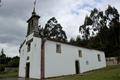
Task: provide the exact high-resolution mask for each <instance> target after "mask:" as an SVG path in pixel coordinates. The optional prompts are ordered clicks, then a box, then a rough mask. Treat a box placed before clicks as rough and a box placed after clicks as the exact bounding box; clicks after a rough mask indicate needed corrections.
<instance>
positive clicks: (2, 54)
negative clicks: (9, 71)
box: [0, 49, 6, 58]
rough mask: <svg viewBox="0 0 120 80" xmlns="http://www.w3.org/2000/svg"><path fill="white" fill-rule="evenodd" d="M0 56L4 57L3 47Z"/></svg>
mask: <svg viewBox="0 0 120 80" xmlns="http://www.w3.org/2000/svg"><path fill="white" fill-rule="evenodd" d="M0 57H1V58H5V57H6V55H5V54H4V49H2V50H1V55H0Z"/></svg>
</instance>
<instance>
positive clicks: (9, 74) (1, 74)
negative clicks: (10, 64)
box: [0, 71, 18, 78]
mask: <svg viewBox="0 0 120 80" xmlns="http://www.w3.org/2000/svg"><path fill="white" fill-rule="evenodd" d="M17 77H18V71H14V72H0V78H17Z"/></svg>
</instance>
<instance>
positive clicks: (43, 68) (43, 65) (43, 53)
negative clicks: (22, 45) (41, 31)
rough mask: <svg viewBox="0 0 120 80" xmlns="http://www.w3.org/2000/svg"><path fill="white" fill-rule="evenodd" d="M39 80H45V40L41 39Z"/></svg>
mask: <svg viewBox="0 0 120 80" xmlns="http://www.w3.org/2000/svg"><path fill="white" fill-rule="evenodd" d="M41 42H42V43H41V71H40V72H41V80H44V79H45V40H44V39H43V38H41Z"/></svg>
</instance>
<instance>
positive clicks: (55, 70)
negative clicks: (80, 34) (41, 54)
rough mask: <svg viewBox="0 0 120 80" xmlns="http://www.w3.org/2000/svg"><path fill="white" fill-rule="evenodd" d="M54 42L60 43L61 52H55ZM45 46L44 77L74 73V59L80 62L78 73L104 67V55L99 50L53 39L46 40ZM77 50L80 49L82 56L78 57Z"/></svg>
mask: <svg viewBox="0 0 120 80" xmlns="http://www.w3.org/2000/svg"><path fill="white" fill-rule="evenodd" d="M56 44H61V53H56ZM45 46H46V49H45V53H46V54H45V59H46V60H45V75H46V77H51V76H61V75H69V74H76V71H75V61H76V60H79V63H80V73H83V72H86V71H90V70H94V69H99V68H103V67H106V62H105V55H104V53H103V52H101V51H97V50H92V49H86V48H80V47H76V46H71V45H68V44H63V43H59V42H53V41H47V42H46V45H45ZM79 50H81V51H82V57H79V54H78V51H79ZM97 54H100V56H101V62H99V61H98V56H97ZM86 61H88V62H89V64H88V65H86Z"/></svg>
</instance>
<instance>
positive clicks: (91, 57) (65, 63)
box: [19, 11, 106, 79]
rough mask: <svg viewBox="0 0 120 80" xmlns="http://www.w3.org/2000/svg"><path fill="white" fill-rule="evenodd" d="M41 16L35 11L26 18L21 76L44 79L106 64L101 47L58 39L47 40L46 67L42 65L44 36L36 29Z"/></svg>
mask: <svg viewBox="0 0 120 80" xmlns="http://www.w3.org/2000/svg"><path fill="white" fill-rule="evenodd" d="M39 18H40V16H39V15H37V14H36V12H35V11H33V12H32V16H31V17H30V19H29V20H28V21H27V23H28V30H27V36H26V38H25V40H24V42H23V44H22V45H21V46H20V64H19V77H27V78H35V79H41V73H42V71H44V77H45V78H48V77H57V76H63V75H72V74H80V73H84V72H88V71H91V70H96V69H100V68H104V67H106V59H105V54H104V52H102V51H98V50H93V49H87V48H83V47H78V46H74V45H71V44H68V43H64V42H59V41H55V40H46V42H45V45H44V48H45V49H44V55H43V57H44V58H42V59H44V61H43V62H44V66H42V67H43V68H44V70H42V69H41V62H42V61H41V60H42V59H41V52H42V51H41V44H42V39H41V37H40V36H39V35H38V33H37V28H38V23H39Z"/></svg>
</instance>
